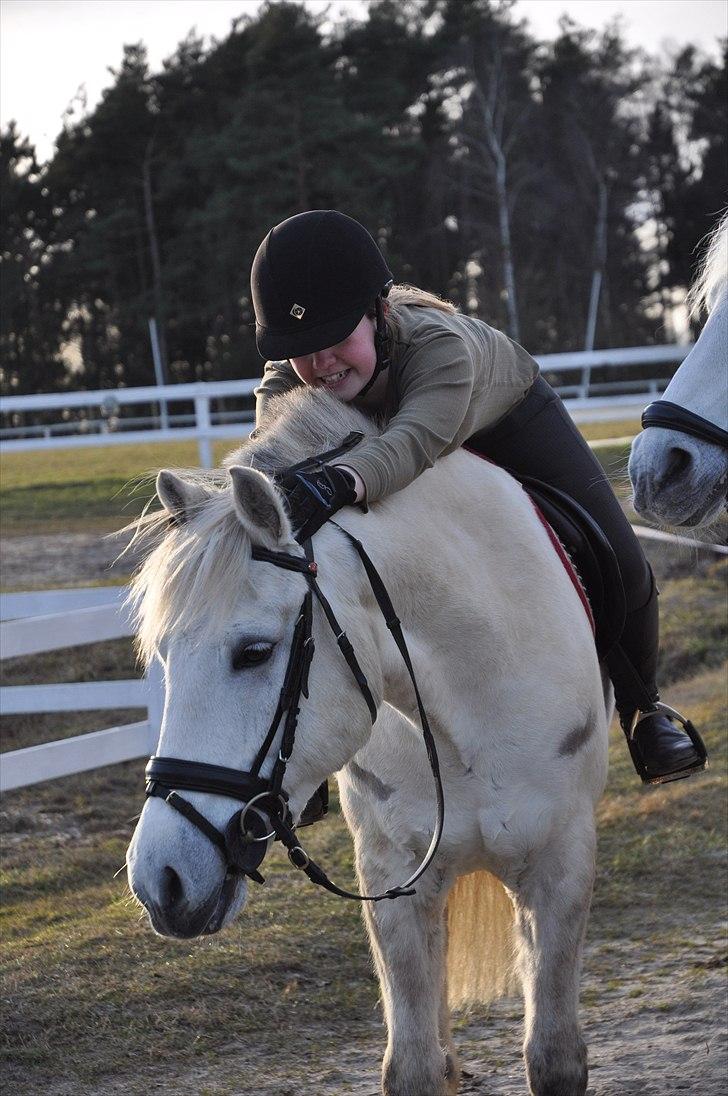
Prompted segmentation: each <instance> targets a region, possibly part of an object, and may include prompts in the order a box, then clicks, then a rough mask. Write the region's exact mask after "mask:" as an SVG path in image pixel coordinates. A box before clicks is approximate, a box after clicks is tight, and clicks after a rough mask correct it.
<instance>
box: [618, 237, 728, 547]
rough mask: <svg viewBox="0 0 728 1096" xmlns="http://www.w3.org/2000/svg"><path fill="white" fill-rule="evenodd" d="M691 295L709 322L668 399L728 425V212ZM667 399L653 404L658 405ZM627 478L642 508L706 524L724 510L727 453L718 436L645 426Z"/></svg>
mask: <svg viewBox="0 0 728 1096" xmlns="http://www.w3.org/2000/svg"><path fill="white" fill-rule="evenodd" d="M690 299H691V302H692V306H693V311H694V313H696V312H699V311H700V310H702V309H703V308H704V309H705V310H706V311H707V312H708V320H707V323H706V324H705V327H704V328H703V330H702V331H701V333H700V337H699V338H698V340H697V342H696V343H695V346H694V347H693V349H692V350H691V351H690V353H689V354H688V356H687V357H686V358H685V360H684V362H683V363H682V365H681V366H680V368H679V369H678V371H677V372H676V374H675V376H674V377H673V378H672V380H671V381H670V383H669V385H668V386H667V388H666V389H665V392H664V395H663V397H662V400H666V401H669V402H670V403H672V404H675V405H677V407H678V408H684V409H685V410H687V411H689V412H692V413H693V414H694V415H697V416H699V417H700V418H701V419H704V420H706V421H707V422H708V423H712V424H714V425H715V426H717V427H719V428H720V429H721V430H723V431H726V430H728V215H726V216H725V217H724V218H723V219H722V221H721V222H720V224H719V225H718V226H717V227H716V229H715V230H714V233H713V236H712V240H711V243H710V247H709V249H708V253H707V256H706V260H705V263H704V265H703V269H702V272H701V275H700V277H699V278H698V280H697V282H696V284H695V286H694V287H693V290H692V292H691V294H690ZM661 402H662V401H658V403H657V404H654V405H653V406H654V407H656V408H659V407H660V404H661ZM668 421H669V420H668ZM678 423H679V414H678V416H676V425H677V424H678ZM629 476H630V479H631V481H632V488H633V490H634V507H635V510H637V512H638V513H639V514H642V515H643V516H644V517H646V518H648V519H649V520H651V521H654V522H657V523H664V524H666V525H672V526H702V525H708V524H710V522H712V521H713V520H714V519H715V518H717V517H718V516H719V515H720V514H721V512H722V511H723V510H724V508H725V501H726V478H727V476H728V454H727V453H726V449H725V448H724V447H723V446H721V445H720V444H717V443H716V442H715V441H709V440H706V439H705V438H701V437H695V436H691V435H690V434H689V433H684V432H682V431H681V430H679V429H665V428H664V427H656V426H647V428H646V429H645V430H644V431H643V433H641V434H640V435H638V437H636V438H635V440H634V442H633V443H632V452H631V454H630V458H629Z"/></svg>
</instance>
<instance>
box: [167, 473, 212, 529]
mask: <svg viewBox="0 0 728 1096" xmlns="http://www.w3.org/2000/svg"><path fill="white" fill-rule="evenodd" d="M157 495H158V497H159V501H160V502H161V504H162V506H163V507H164V509H165V510H166V511H167V513H168V514H169V516H170V517H172V518H174V520H175V521H176V522H177V523H178V525H184V523H185V522H186V521H188V520H189V519H190V517H192V515H193V513H194V511H195V510H199V508H200V507H201V506H202V504H203V503H204V502H205V501H206V500H207V498H208V495H207V492H206V491H204V490H203V488H202V487H198V486H197V485H196V484H194V483H187V481H186V480H183V479H180V477H179V476H176V475H175V474H174V472H169V471H167V469H164V468H163V469H162V471H161V472H160V473H159V474H158V476H157Z"/></svg>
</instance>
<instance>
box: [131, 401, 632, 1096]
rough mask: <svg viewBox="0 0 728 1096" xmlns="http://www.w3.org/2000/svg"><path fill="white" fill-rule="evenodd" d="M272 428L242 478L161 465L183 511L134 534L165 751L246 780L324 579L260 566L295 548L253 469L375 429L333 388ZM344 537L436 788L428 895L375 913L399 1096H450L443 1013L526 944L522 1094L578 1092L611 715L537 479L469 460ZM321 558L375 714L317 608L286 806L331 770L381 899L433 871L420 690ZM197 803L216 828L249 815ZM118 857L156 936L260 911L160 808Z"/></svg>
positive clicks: (358, 516)
mask: <svg viewBox="0 0 728 1096" xmlns="http://www.w3.org/2000/svg"><path fill="white" fill-rule="evenodd" d="M277 413H278V418H277V419H275V420H274V421H273V422H271V424H270V425H269V426H268V427H267V428H266V431H265V433H264V434H263V436H262V437H261V438H260V439H258V440H256V441H252V442H250V443H248V444H246V445H244V446H243V447H242V448H241V449H240V450H239V451H238V452H237V453H235V454H234V455H233V457H232V460H231V461H229V462H228V463H229V464H230V465H231V467H230V469H229V471H230V476H229V477H228V476H227V475H223V473H220V472H218V473H204V472H198V473H190V474H185V475H173V474H172V473H170V472H165V473H161V474H160V478H159V480H158V492H159V495H160V498H161V501H162V503H163V504H164V506H165V507H166V511H162V512H161V516H159V517H156V518H155V517H152V518H147V519H146V523H145V519H142V525H141V527H140V530H139V532H140V535H147V536H149V537H151V539H152V548H151V550H150V554H149V555H148V557H147V559H146V561H145V563H144V564H143V565H142V568H141V570H140V573H139V574H138V575H137V577H136V579H135V584H134V598H135V600H136V606H137V615H138V624H139V642H140V646H141V649H142V651H143V652H144V653H145V655H146V656H147V658H151V657H154V656H155V654H159V656H160V657H161V658H162V659H163V661H164V667H165V674H166V684H167V697H166V705H165V710H164V718H163V724H162V731H161V737H160V741H159V745H158V749H157V754H158V755H162V756H163V757H170V758H171V757H175V758H181V759H185V760H187V761H188V762H203V763H207V764H213V765H224V766H227V767H231V766H232V767H235V768H238V767H239V768H240V769H241V770H249V769H250V768H251V763H252V761H253V759H254V757H255V755H256V753H257V752H258V750H259V748H260V745H261V742H262V741H263V740H264V737H265V735H266V731H267V730H268V728H269V726H270V723H271V716H272V714H273V711H274V709H275V707H276V700H277V697H278V693H279V690H280V687H281V680H282V678H283V674H284V671H285V668H286V663H287V659H288V652H289V649H290V645H291V635H292V632H293V629H294V623H295V620H296V617H297V616H298V614H299V608H300V606H301V601H302V597H303V595H304V593H305V591H306V588H307V586H306V581H305V579H304V577H303V576H302V575H301V574H297V573H293V572H290V571H286V570H282V569H279V568H278V567H275V566H271V565H270V563H267V562H262V561H257V560H252V559H251V544H258V545H262V546H263V547H264V548H266V549H268V550H277V551H278V552H287V553H295V554H297V555H299V556H300V555H301V549H300V548H299V547H298V545H297V544H296V543H295V541H294V539H293V537H292V534H291V527H290V524H289V521H288V517H287V515H286V511H285V509H284V505H283V501H282V498H281V496H280V495H279V493H278V492H277V491H276V489H275V487H274V485H273V482H272V480H271V479H270V478H269V476H268V475H267V474H264V472H262V471H259V470H258V469H264V470H266V471H268V472H269V471H271V470H272V469H274V468H282V467H285V466H288V465H290V464H292V463H294V462H295V461H298V460H301V459H302V458H304V457H306V456H310V455H312V454H313V453H317V452H321V451H322V450H325V449H327V448H330V447H331V446H334V445H337V444H339V443H340V441H341V439H342V438H343V437H344V436H345V435H346V434H348V433H349V431H351V430H352V429H355V430H361V431H364V432H367V433H369V434H371V433H372V432H373V431H374V430H375V428H374V427H373V425H372V424H371V422H369V421H368V420H366V419H364V418H363V417H362V416H360V415H359V414H358V413H357V412H356V411H354V410H353V409H352V408H350V407H348V406H347V405H345V404H343V403H340V402H339V401H337V400H336V399H334V398H333V397H331V396H330V395H329V394H328V393H326V392H323V391H318V390H312V389H302V390H300V391H298V392H296V393H293V394H291V395H289V396H287V397H285V398H282V399H281V400H280V401H278V406H277ZM253 466H255V467H253ZM170 518H172V519H173V520H170ZM341 525H342V526H344V527H345V528H346V529H348V530H349V531H350V532H352V533H353V534H354V535H356V536H357V537H358V538H359V539H360V540H361V541H362V542H363V543H364V544H365V547H366V549H367V551H368V553H369V555H370V557H371V558H372V559H373V560H374V562H375V564H376V566H377V568H378V569H379V571H380V573H381V575H382V578H383V580H384V582H385V584H386V586H387V587H388V589H389V590H390V591H391V592H392V594H393V598H394V602H395V605H396V608H397V610H398V613H399V616H400V618H401V620H402V623H403V626H404V630H405V634H406V637H407V642H408V645H409V649H410V651H411V653H412V658H413V661H414V665H415V670H416V674H417V678H418V681H419V686H420V690H421V693H422V696H423V699H424V703H425V707H426V709H427V712H428V714H429V719H430V724H431V726H432V729H433V732H434V735H435V738H436V742H437V749H438V753H439V758H440V767H441V772H442V781H443V786H444V793H445V826H444V833H443V837H442V841H441V844H440V847H439V850H438V853H437V856H436V858H435V860H434V861H433V863H432V864H431V866H430V867H429V868H428V870H427V871H426V873H425V874H424V876H423V877H422V878H421V879H420V881H419V882H418V883H417V885H416V894H415V895H414V896H413V897H400V898H397V899H395V900H390V901H383V902H380V903H372V904H371V905H366V906H365V918H366V923H367V928H368V931H369V937H370V942H371V948H372V951H373V954H374V959H375V962H376V966H377V971H378V974H379V978H380V981H381V990H382V998H383V1003H384V1012H385V1017H386V1021H387V1027H388V1046H387V1050H386V1054H385V1059H384V1066H383V1081H382V1084H383V1091H384V1093H386V1094H387V1096H443V1094H453V1093H455V1092H456V1091H457V1087H458V1075H459V1070H458V1066H457V1059H456V1054H455V1050H454V1048H453V1045H452V1041H451V1037H450V1027H449V1008H448V1001H449V1002H450V1004H452V1003H453V1002H454V1003H456V1004H458V1003H462V1002H464V1001H465V1000H468V999H481V1000H482V999H484V998H487V997H489V996H490V997H492V996H494V995H496V994H497V993H498V992H503V990H504V989H505V988H506V987H507V986H508V985H509V982H508V974H509V968H510V966H511V965H512V960H513V958H514V954H513V952H514V951H515V950H517V951H518V969H519V973H520V978H521V981H522V985H523V990H524V994H525V1017H526V1019H525V1044H524V1053H525V1062H526V1070H527V1076H528V1082H529V1085H530V1091H531V1092H532V1093H534V1094H538V1096H547V1094H551V1096H552V1094H556V1093H558V1094H559V1096H583V1094H584V1093H585V1091H586V1084H587V1055H586V1047H585V1044H584V1041H583V1039H582V1035H581V1032H580V1028H579V1022H578V1016H577V1010H578V984H579V974H580V963H581V954H582V944H583V939H584V933H585V929H586V923H587V917H588V911H589V906H590V900H591V891H592V883H593V876H594V851H595V822H594V809H595V805H596V803H597V800H598V799H599V797H600V795H601V792H602V789H603V786H604V783H605V779H606V771H607V726H608V719H609V717H610V715H611V688H610V686H609V684H608V682H607V680H606V678H605V677H603V676H602V673H601V670H600V666H599V663H598V659H597V654H596V650H595V646H594V642H593V637H592V633H591V627H590V624H589V621H588V619H587V615H586V613H585V611H584V607H583V605H582V603H581V601H580V599H579V596H578V595H577V593H576V591H575V589H574V586H573V584H572V582H571V581H570V579H569V577H568V576H567V573H566V571H565V569H564V567H563V565H562V563H561V561H560V559H559V557H558V556H557V554H556V552H555V551H554V548H553V546H552V544H551V541H550V540H549V536H548V534H547V532H546V530H545V529H544V526H543V525H542V523H541V521H540V519H539V517H538V516H537V514H536V512H535V510H534V507H533V506H532V504H531V502H530V501H529V499H528V497H527V496H526V495H525V493H524V492H523V491H522V489H521V487H520V486H519V485H518V484H517V483H516V482H515V480H513V479H511V477H510V476H508V475H507V474H506V473H505V472H503V471H502V470H500V469H499V468H497V467H495V466H494V465H492V464H490V463H488V462H487V461H484V460H480V459H478V458H477V457H475V456H474V455H472V454H470V453H467V452H466V451H464V450H458V451H457V452H455V453H453V454H451V455H449V456H447V457H445V458H443V459H441V460H440V461H438V462H437V464H436V466H435V467H434V468H432V469H431V470H429V471H427V472H426V473H424V474H423V475H421V476H420V477H419V478H418V479H417V480H415V482H414V483H412V484H411V485H410V486H409V487H407V488H406V489H405V490H403V491H401V492H400V493H398V494H397V495H395V496H393V497H390V498H388V499H387V500H386V501H383V502H380V503H378V504H376V505H373V506H372V508H371V511H370V512H369V513H368V514H366V515H365V514H363V513H361V512H360V511H358V510H357V509H347V510H346V511H344V512H343V513H342V515H341ZM314 547H315V552H316V559H317V562H318V567H319V582H320V586H321V589H322V590H323V592H324V593H325V595H326V597H327V598H328V599H329V601H330V603H331V605H332V607H333V610H334V612H335V614H336V616H337V617H338V619H339V620H340V621H341V622H342V626H343V627H344V628H345V629H346V632H347V633H348V636H349V639H350V640H351V642H352V644H353V647H354V650H355V652H356V655H357V658H358V659H359V662H360V664H361V667H362V668H363V670H364V672H365V674H366V676H367V679H368V682H369V687H370V689H371V692H372V694H373V696H374V698H375V702H376V705H377V706H378V709H379V715H378V719H377V721H376V723H375V725H374V728H373V729H372V726H371V719H370V716H369V712H368V710H367V705H366V704H365V703H364V701H363V699H362V695H361V692H360V691H359V688H358V687H357V685H356V683H355V681H354V679H353V677H352V674H351V673H350V670H349V667H348V666H347V665H346V662H345V661H344V659H343V658H342V655H341V652H340V651H339V649H338V647H337V645H336V642H335V640H334V637H333V634H332V632H331V630H330V629H329V627H328V625H327V624H326V621H325V620H324V619H323V615H322V614H321V612H320V610H319V608H318V606H316V608H315V613H314V621H313V634H314V640H315V652H316V653H315V657H314V658H313V662H312V664H311V667H310V679H309V695H308V698H307V699H304V700H303V701H302V704H301V711H300V718H299V725H298V732H297V736H296V741H295V746H294V748H293V752H292V755H291V757H290V761H289V762H288V767H287V769H286V774H285V784H284V790H285V792H286V794H287V796H288V799H289V805H290V808H291V811H292V814H293V816H294V818H298V817H299V815H300V812H301V810H302V808H303V807H304V805H305V804H306V802H307V800H308V799H309V797H310V796H311V794H312V793H313V792H314V790H315V789H316V787H317V786H318V785H319V783H320V782H321V781H322V780H324V779H325V778H326V777H327V776H329V775H330V774H331V773H332V772H336V773H337V776H338V780H339V787H340V794H341V801H342V804H343V809H344V813H345V816H346V819H347V822H348V824H349V826H350V828H351V831H352V833H353V837H354V842H355V848H356V863H357V871H358V876H359V883H360V886H361V888H362V890H363V891H364V892H365V893H369V894H372V893H378V892H379V891H382V890H385V889H387V888H388V887H391V886H392V885H393V884H397V883H400V882H401V881H402V879H404V878H405V877H406V876H408V875H409V874H410V873H411V872H412V870H413V868H414V866H415V865H416V864H417V863H418V862H419V861H420V860H421V859H422V856H423V853H424V850H425V849H426V848H427V845H428V843H429V840H430V835H431V833H432V829H433V824H434V819H435V808H434V792H433V784H432V776H431V773H430V769H429V766H428V763H427V760H426V757H425V751H424V749H423V745H422V738H421V735H420V733H419V731H418V728H417V724H416V720H417V716H416V707H415V703H414V697H413V690H412V686H411V683H410V680H409V677H408V676H407V673H406V671H405V668H404V666H403V663H402V660H401V658H400V656H399V653H398V651H397V649H396V647H395V645H394V643H393V641H392V638H391V636H390V635H389V633H388V632H387V629H386V627H385V626H384V622H383V620H382V617H381V615H380V614H379V611H378V609H377V605H376V603H375V601H374V599H373V597H372V592H371V588H370V586H369V583H368V581H367V578H366V576H365V574H364V571H363V568H362V566H361V563H360V561H359V559H358V557H357V556H356V555H355V553H354V552H353V551H352V549H351V547H350V545H349V543H348V542H347V541H346V539H345V537H344V535H343V533H342V532H341V531H340V530H339V529H337V528H335V527H334V526H332V525H328V526H325V527H324V528H322V529H321V530H320V532H319V533H317V535H316V537H315V540H314ZM242 655H246V656H247V655H249V656H250V657H249V658H246V657H242ZM236 667H238V668H237V669H236ZM276 752H277V747H276V748H275V749H274V750H273V751H272V753H271V757H270V762H271V764H272V761H273V756H274V755H275V753H276ZM263 775H265V766H264V770H263ZM181 794H182V795H183V796H184V798H185V799H187V800H188V801H189V802H190V803H191V804H193V805H194V807H195V808H196V810H197V811H199V812H201V813H202V814H204V815H205V816H206V818H207V819H209V820H210V821H211V822H212V824H213V825H214V826H215V827H217V828H218V829H223V830H224V829H225V826H226V825H227V823H228V820H229V819H230V817H231V812H232V810H233V806H237V807H238V808H239V807H240V806H241V805H242V804H240V803H238V804H235V805H233V804H231V801H230V799H227V798H224V797H223V796H220V795H216V794H209V793H204V792H200V791H191V792H186V791H183V792H182V793H181ZM127 860H128V874H129V883H130V886H131V889H132V891H133V893H134V894H135V895H136V897H137V898H138V900H139V901H140V902H141V903H142V904H143V906H144V907H145V908H146V910H147V912H148V914H149V917H150V920H151V923H152V925H153V927H154V928H155V929H156V931H157V932H158V933H160V934H162V935H166V936H180V937H189V936H194V935H199V934H201V933H204V932H215V931H218V930H219V929H221V928H223V927H224V926H225V925H228V924H229V923H230V921H231V920H232V918H233V917H234V916H235V915H236V914H237V913H238V911H239V910H240V909H241V908H242V906H243V904H244V902H245V899H246V893H247V881H246V880H239V879H238V880H237V881H236V882H235V886H234V888H232V889H231V888H229V887H227V886H225V885H224V877H225V867H224V864H223V863H222V858H221V857H220V855H219V854H218V852H217V851H216V849H215V848H214V847H213V845H212V844H211V843H210V841H208V840H207V838H206V837H205V835H204V833H202V832H200V831H199V830H198V829H197V828H195V826H193V825H191V824H190V823H189V821H188V820H187V818H185V817H183V816H182V815H180V814H179V813H178V811H177V810H172V809H170V806H169V804H168V803H166V802H165V801H164V799H160V798H150V799H147V802H146V804H145V806H144V810H143V812H142V815H141V818H140V820H139V823H138V825H137V828H136V831H135V833H134V836H133V839H132V842H131V845H130V847H129V851H128V857H127ZM323 867H324V868H325V865H323ZM472 873H475V874H472ZM320 900H321V901H322V902H330V901H338V900H339V899H337V898H331V897H330V896H328V895H326V894H324V893H323V892H322V893H321V899H320ZM514 912H515V922H516V927H517V933H515V937H516V941H517V942H516V943H515V944H514V942H513V935H512V929H513V920H514ZM448 929H449V944H448ZM448 952H449V956H448ZM448 958H449V963H448V962H446V959H448ZM446 966H449V975H448V973H446ZM448 978H449V986H448ZM244 990H245V987H244V985H243V986H241V992H244Z"/></svg>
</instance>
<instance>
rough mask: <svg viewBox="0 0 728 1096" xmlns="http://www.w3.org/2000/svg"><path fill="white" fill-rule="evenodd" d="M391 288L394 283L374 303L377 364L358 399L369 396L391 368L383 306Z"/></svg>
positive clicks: (389, 283)
mask: <svg viewBox="0 0 728 1096" xmlns="http://www.w3.org/2000/svg"><path fill="white" fill-rule="evenodd" d="M391 287H392V283H391V282H388V283H387V285H385V287H384V289H383V290H382V292H381V293H378V294H377V297H376V300H375V301H374V311H375V315H376V328H375V331H374V347H375V349H376V352H377V361H376V364H375V366H374V372H373V373H372V375H371V377H370V378H369V380H368V381H367V383H366V384H365V385H364V387H363V388H362V390H361V391H360V392H358V393H357V397H356V398H357V399H360V398H361V397H362V396H365V395H366V394H367V392H368V391H369V389H370V388H371V387H372V385H373V384H374V382H375V381H376V379H377V377H378V376H379V374H380V373H383V372H384V370H385V369H388V368H389V332H388V331H387V323H386V320H385V318H384V304H383V301H384V298H385V297H386V296H387V294H388V293H389V290H390V289H391Z"/></svg>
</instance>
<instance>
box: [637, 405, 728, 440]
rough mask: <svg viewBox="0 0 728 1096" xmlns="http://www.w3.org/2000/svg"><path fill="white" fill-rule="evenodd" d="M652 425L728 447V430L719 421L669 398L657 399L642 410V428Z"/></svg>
mask: <svg viewBox="0 0 728 1096" xmlns="http://www.w3.org/2000/svg"><path fill="white" fill-rule="evenodd" d="M650 426H658V427H661V428H662V429H663V430H677V431H678V433H680V434H690V435H691V437H693V438H698V439H699V440H700V441H707V442H710V443H711V445H719V446H720V447H721V448H723V449H728V430H723V428H722V427H720V426H718V425H717V423H714V422H711V421H710V419H704V418H703V417H702V416H701V415H696V414H695V412H694V411H688V409H687V407H681V406H680V404H678V403H671V402H670V401H669V400H655V402H654V403H651V404H650V405H649V407H646V408H645V409H644V411H643V412H642V428H643V430H646V429H647V428H648V427H650Z"/></svg>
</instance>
